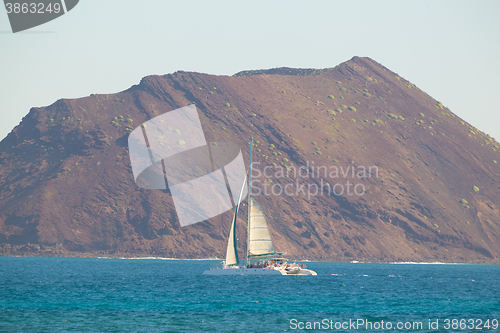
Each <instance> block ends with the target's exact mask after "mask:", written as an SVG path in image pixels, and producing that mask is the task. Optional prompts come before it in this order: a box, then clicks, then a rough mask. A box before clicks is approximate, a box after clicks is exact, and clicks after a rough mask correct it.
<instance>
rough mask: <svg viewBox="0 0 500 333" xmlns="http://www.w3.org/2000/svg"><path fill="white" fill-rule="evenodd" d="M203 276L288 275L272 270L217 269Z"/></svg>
mask: <svg viewBox="0 0 500 333" xmlns="http://www.w3.org/2000/svg"><path fill="white" fill-rule="evenodd" d="M203 275H286V273H285V272H282V271H280V270H276V269H270V268H217V269H209V270H206V271H204V272H203Z"/></svg>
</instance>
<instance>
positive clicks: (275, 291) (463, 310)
mask: <svg viewBox="0 0 500 333" xmlns="http://www.w3.org/2000/svg"><path fill="white" fill-rule="evenodd" d="M216 263H217V262H216V261H213V260H162V259H105V258H44V257H0V332H308V331H337V332H348V331H351V332H381V331H385V332H388V331H405V332H448V331H461V332H471V331H491V332H498V331H499V323H498V321H499V320H500V266H491V265H458V264H457V265H454V264H364V263H328V262H310V263H307V264H308V268H310V269H313V270H315V271H316V272H317V273H318V275H317V276H204V275H202V273H203V271H204V270H205V269H208V268H210V267H211V266H213V265H214V264H216ZM419 323H420V324H419ZM389 324H390V328H389ZM429 325H430V327H429ZM479 328H481V329H479Z"/></svg>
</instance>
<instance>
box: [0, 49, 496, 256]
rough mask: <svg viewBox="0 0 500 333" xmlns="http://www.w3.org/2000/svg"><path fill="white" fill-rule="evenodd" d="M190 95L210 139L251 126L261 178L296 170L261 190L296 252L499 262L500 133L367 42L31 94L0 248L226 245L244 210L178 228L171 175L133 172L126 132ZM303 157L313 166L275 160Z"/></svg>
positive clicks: (11, 147)
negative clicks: (144, 182) (35, 97)
mask: <svg viewBox="0 0 500 333" xmlns="http://www.w3.org/2000/svg"><path fill="white" fill-rule="evenodd" d="M402 74H404V73H402ZM421 88H423V89H425V87H421ZM193 103H194V104H196V106H197V108H198V113H199V116H200V120H201V123H202V126H203V130H204V132H205V136H206V139H207V141H208V142H234V143H236V144H238V145H239V146H240V147H241V149H242V151H243V153H244V158H245V161H248V152H249V145H248V142H249V140H250V138H253V140H254V143H255V147H254V154H253V158H254V161H256V162H260V164H259V168H260V170H263V169H264V167H265V166H270V168H268V169H269V170H270V171H272V172H268V174H267V176H266V177H265V176H264V175H261V177H256V181H257V183H258V184H260V187H261V190H264V189H267V190H268V191H271V189H273V186H274V189H275V190H277V189H279V188H284V187H285V186H286V185H287V184H295V185H293V186H291V187H290V188H292V189H294V190H293V191H289V193H291V195H287V194H285V193H282V194H281V195H262V194H261V195H260V196H259V195H256V196H255V199H256V200H258V201H259V203H260V204H261V205H262V207H263V209H264V210H265V212H266V214H267V216H268V222H269V228H270V230H271V233H272V236H273V239H274V244H275V248H276V250H279V251H281V252H286V253H287V257H289V258H298V259H314V260H327V261H353V260H357V261H372V262H391V261H420V262H422V261H423V262H429V261H440V262H469V263H499V262H500V199H499V198H500V144H499V143H498V142H497V141H496V140H495V139H493V138H491V137H490V136H488V135H487V134H485V133H482V132H481V131H480V130H478V129H476V128H474V127H473V126H471V125H470V124H469V123H468V122H467V121H466V120H464V119H460V118H459V117H458V116H456V115H455V114H453V112H452V111H451V110H449V109H448V108H446V107H445V106H444V105H442V104H441V103H440V102H439V101H438V100H435V99H434V98H432V97H431V96H429V95H427V94H426V93H425V92H424V91H422V90H420V89H419V88H418V87H416V86H415V85H413V84H412V83H410V82H408V81H407V80H405V79H404V78H403V77H401V76H399V75H398V74H396V73H394V72H392V71H390V70H389V69H387V68H385V67H383V66H382V65H380V64H378V63H377V62H375V61H373V60H371V59H370V58H361V57H354V58H352V59H351V60H349V61H347V62H345V63H342V64H340V65H338V66H336V67H334V68H328V69H320V70H319V69H318V70H315V69H293V68H276V69H270V70H259V71H245V72H240V73H237V74H235V75H233V76H216V75H208V74H200V73H192V72H176V73H173V74H168V75H163V76H147V77H145V78H143V79H142V80H141V82H140V83H139V84H138V85H135V86H133V87H131V88H130V89H128V90H126V91H123V92H120V93H116V94H108V95H101V94H93V95H91V96H88V97H83V98H79V99H61V100H58V101H56V102H55V103H54V104H52V105H50V106H47V107H43V108H32V109H31V110H30V112H29V114H28V115H27V116H26V117H24V119H23V120H22V122H21V123H20V124H19V125H18V126H17V127H15V128H14V129H13V130H12V132H11V133H10V134H9V135H8V136H7V137H6V138H4V139H3V140H2V141H1V142H0V254H1V255H44V256H52V255H57V256H63V255H64V256H126V257H134V256H158V257H170V258H174V257H175V258H207V257H219V258H221V257H224V255H225V251H226V244H227V236H228V234H229V227H230V223H231V218H232V214H233V212H232V211H228V212H226V213H224V214H222V215H220V216H217V217H214V218H212V219H210V220H207V221H204V222H201V223H197V224H193V225H190V226H187V227H182V228H181V227H180V225H179V222H178V219H177V215H176V211H175V209H174V205H173V201H172V197H171V195H170V192H169V190H168V189H167V190H166V191H165V190H148V189H141V188H139V187H138V186H137V185H136V184H135V182H134V179H133V175H132V169H131V164H130V158H129V154H128V134H129V132H130V131H131V130H132V129H134V128H136V127H137V126H140V125H141V124H142V123H143V122H145V121H147V120H149V119H152V118H154V117H155V116H158V115H160V114H163V113H165V112H169V111H172V110H174V109H177V108H180V107H183V106H187V105H191V104H193ZM273 163H274V164H273ZM301 166H304V168H303V170H305V167H307V168H309V171H310V172H315V174H314V175H313V174H312V173H309V177H306V178H300V177H294V176H293V175H292V176H291V175H289V177H280V175H279V174H278V175H277V174H276V173H275V171H278V170H283V168H287V167H288V168H289V169H292V167H295V168H299V167H301ZM321 167H325V168H326V169H327V170H328V173H327V174H325V173H324V171H321V170H324V169H325V168H323V169H321ZM348 168H349V169H348ZM285 170H286V169H285ZM353 170H355V172H354V173H353V172H352V171H353ZM363 170H365V171H366V172H365V173H363V172H362V171H363ZM336 171H338V173H335V172H336ZM297 182H299V183H297ZM348 182H349V183H348ZM264 184H267V185H265V186H266V187H265V188H264ZM297 184H299V185H297ZM349 184H351V185H352V186H351V185H349ZM300 185H303V186H306V187H307V186H309V188H312V189H313V190H314V189H316V190H318V191H317V192H318V193H315V194H314V195H308V194H307V191H305V192H301V191H299V190H297V189H298V188H300ZM335 185H337V186H335ZM355 185H356V186H357V187H355ZM332 187H333V189H334V190H336V192H335V193H332V192H330V193H328V189H331V188H332ZM340 189H343V190H344V192H343V193H342V194H341V195H337V194H339V192H340ZM348 191H349V192H348ZM354 191H356V193H354ZM246 214H247V211H246V206H244V207H242V210H241V214H240V215H239V216H240V219H239V221H238V227H237V234H238V236H237V237H238V238H239V239H240V240H245V239H246ZM244 243H245V242H244V241H241V242H240V254H242V253H245V244H244Z"/></svg>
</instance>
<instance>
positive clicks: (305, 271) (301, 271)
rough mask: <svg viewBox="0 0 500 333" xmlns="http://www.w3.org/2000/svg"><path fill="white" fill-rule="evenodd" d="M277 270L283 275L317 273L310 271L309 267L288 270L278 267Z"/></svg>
mask: <svg viewBox="0 0 500 333" xmlns="http://www.w3.org/2000/svg"><path fill="white" fill-rule="evenodd" d="M275 269H277V268H275ZM277 270H278V269H277ZM279 271H280V272H282V274H283V275H318V274H316V272H315V271H312V270H310V269H305V268H298V269H289V270H286V269H279Z"/></svg>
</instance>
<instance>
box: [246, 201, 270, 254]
mask: <svg viewBox="0 0 500 333" xmlns="http://www.w3.org/2000/svg"><path fill="white" fill-rule="evenodd" d="M248 233H249V237H248V257H253V256H264V255H267V254H275V252H274V248H273V241H272V240H271V234H270V233H269V229H268V227H267V222H266V217H265V216H264V212H263V211H262V208H261V207H260V205H259V203H258V202H257V201H255V200H254V199H253V198H252V197H250V217H249V221H248Z"/></svg>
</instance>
